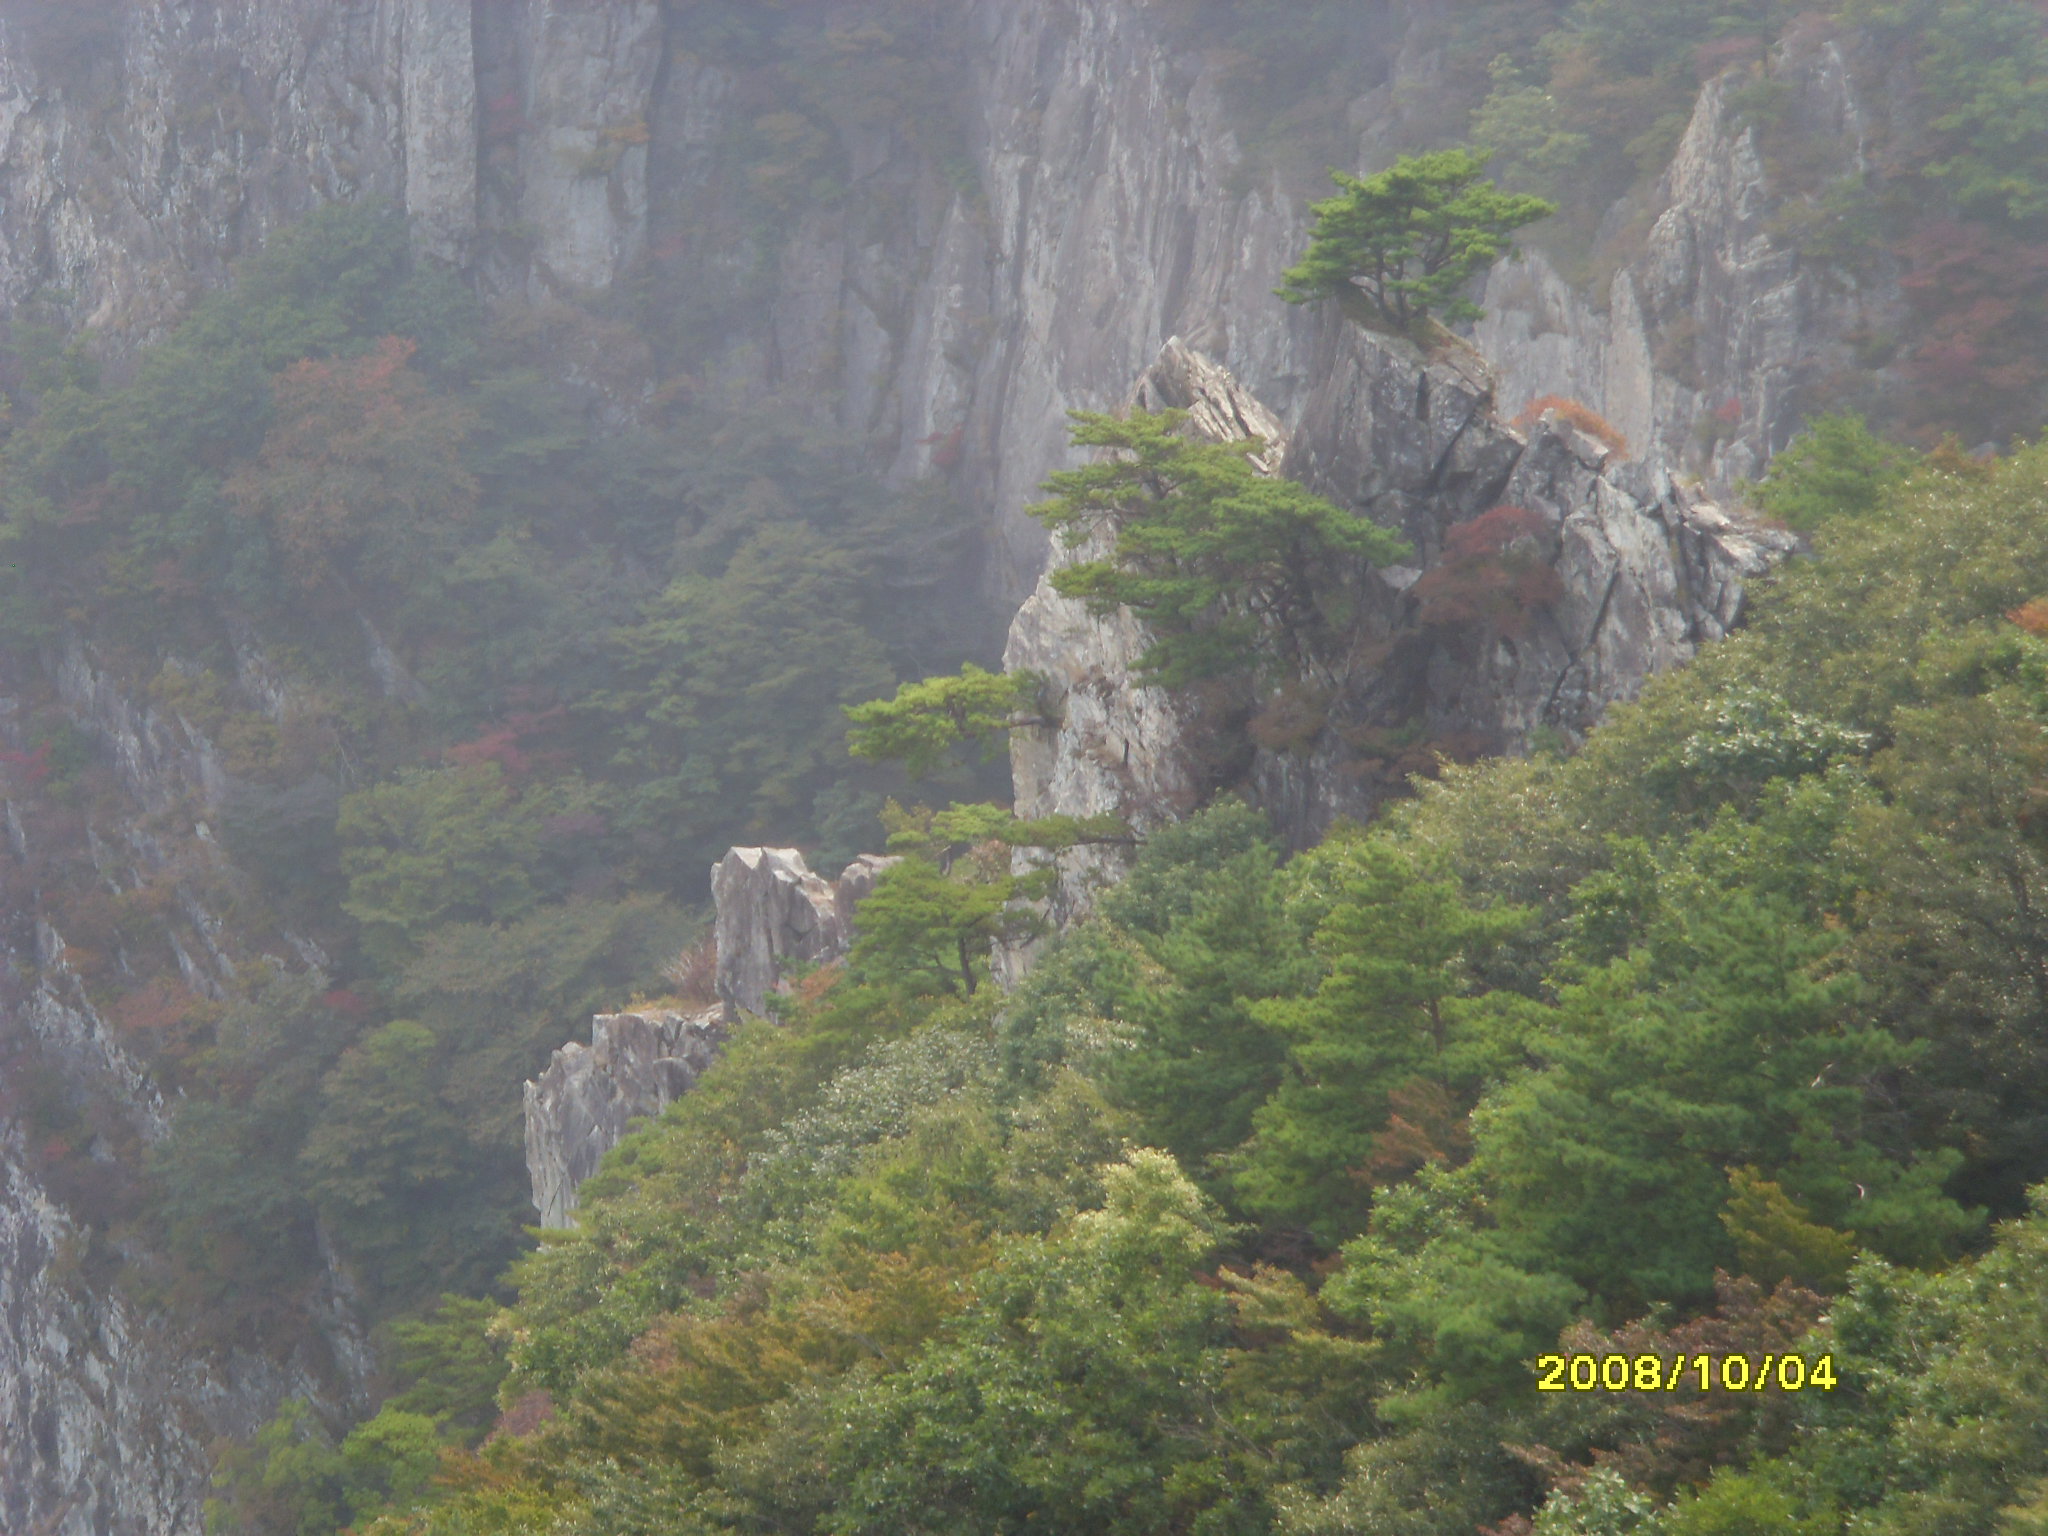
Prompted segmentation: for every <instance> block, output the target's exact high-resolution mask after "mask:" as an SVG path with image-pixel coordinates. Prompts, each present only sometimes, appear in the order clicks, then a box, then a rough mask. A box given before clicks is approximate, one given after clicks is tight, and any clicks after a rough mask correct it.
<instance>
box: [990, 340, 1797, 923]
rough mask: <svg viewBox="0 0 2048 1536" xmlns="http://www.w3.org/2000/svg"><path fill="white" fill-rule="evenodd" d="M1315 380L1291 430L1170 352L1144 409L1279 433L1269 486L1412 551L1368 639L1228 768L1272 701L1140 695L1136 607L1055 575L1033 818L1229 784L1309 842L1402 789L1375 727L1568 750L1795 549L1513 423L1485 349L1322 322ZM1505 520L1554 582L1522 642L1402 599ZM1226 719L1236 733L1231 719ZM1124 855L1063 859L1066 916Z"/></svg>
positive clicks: (1780, 537)
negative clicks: (1294, 492)
mask: <svg viewBox="0 0 2048 1536" xmlns="http://www.w3.org/2000/svg"><path fill="white" fill-rule="evenodd" d="M1317 374H1318V377H1319V378H1320V380H1321V383H1320V385H1319V386H1318V388H1317V389H1316V391H1315V392H1314V393H1313V394H1312V395H1311V396H1310V397H1309V399H1308V401H1307V402H1306V405H1305V408H1304V410H1303V411H1302V413H1301V421H1300V424H1299V426H1298V428H1297V429H1296V430H1295V431H1294V432H1292V433H1291V434H1290V433H1287V432H1285V431H1284V430H1283V429H1282V428H1280V426H1279V424H1278V419H1277V417H1275V415H1274V414H1273V413H1272V412H1270V411H1268V410H1266V409H1265V408H1264V407H1263V406H1262V405H1260V404H1259V403H1258V401H1257V400H1256V399H1255V398H1252V397H1251V396H1250V395H1248V394H1247V392H1246V391H1245V390H1244V389H1243V387H1242V386H1241V385H1239V384H1238V383H1237V382H1236V381H1235V380H1234V379H1233V378H1231V376H1230V375H1229V373H1228V372H1227V371H1226V370H1224V369H1223V368H1222V367H1221V366H1220V365H1218V364H1217V363H1215V362H1214V360H1213V359H1209V358H1205V357H1203V356H1201V355H1200V354H1199V353H1195V352H1193V351H1192V350H1191V349H1190V348H1188V347H1186V346H1185V345H1184V344H1183V343H1181V342H1179V341H1178V340H1176V341H1172V342H1169V343H1168V345H1167V346H1166V348H1165V349H1164V350H1163V351H1162V353H1161V356H1160V358H1159V360H1158V362H1157V363H1156V364H1155V365H1154V366H1153V367H1152V368H1151V369H1149V370H1148V371H1147V373H1146V374H1145V376H1144V377H1143V379H1142V380H1141V381H1140V383H1139V385H1138V389H1137V392H1136V398H1137V399H1138V401H1140V402H1141V403H1143V404H1145V405H1146V406H1147V407H1148V408H1152V409H1157V408H1159V407H1160V406H1163V405H1172V406H1180V407H1184V408H1187V409H1189V412H1190V414H1189V419H1188V426H1189V428H1190V429H1191V430H1198V431H1201V432H1203V433H1204V434H1206V435H1209V436H1212V437H1220V438H1236V437H1242V436H1247V435H1258V436H1263V437H1266V438H1267V439H1268V440H1269V441H1270V442H1272V443H1273V444H1274V445H1275V449H1274V451H1272V452H1269V453H1268V454H1267V455H1265V456H1264V457H1265V458H1266V463H1267V467H1268V469H1269V472H1271V469H1272V466H1273V463H1274V460H1275V459H1276V458H1277V459H1278V460H1279V461H1280V467H1281V469H1283V470H1284V472H1285V473H1287V474H1289V475H1290V476H1293V477H1294V478H1297V479H1300V480H1302V481H1304V482H1305V483H1307V484H1309V485H1311V486H1313V487H1314V488H1315V489H1317V490H1319V491H1320V492H1322V493H1323V494H1324V495H1326V496H1328V497H1330V498H1331V499H1332V500H1334V501H1336V502H1337V503H1338V504H1339V505H1341V506H1346V507H1349V508H1350V509H1352V510H1353V511H1355V512H1356V513H1357V514H1358V515H1359V516H1361V517H1367V518H1371V519H1372V520H1373V521H1375V522H1378V523H1380V524H1382V525H1383V526H1386V527H1390V528H1394V529H1398V530H1400V531H1401V532H1402V533H1404V534H1405V535H1406V536H1407V537H1408V539H1409V540H1410V541H1411V542H1412V544H1413V545H1414V547H1415V551H1416V555H1415V558H1416V561H1417V565H1416V567H1414V568H1410V569H1405V570H1390V571H1384V572H1378V573H1372V574H1371V575H1370V576H1368V575H1367V574H1366V573H1363V572H1359V573H1355V575H1356V577H1357V578H1358V579H1357V580H1356V581H1355V586H1356V593H1355V602H1356V604H1357V606H1358V608H1359V610H1360V611H1361V613H1362V614H1363V615H1364V616H1365V624H1364V626H1363V636H1364V639H1365V640H1366V641H1369V642H1371V643H1369V644H1366V643H1362V644H1360V645H1359V646H1358V647H1356V648H1354V651H1353V653H1352V654H1351V655H1349V656H1347V657H1340V658H1334V659H1332V661H1331V662H1330V664H1329V666H1328V667H1327V669H1326V675H1323V676H1319V677H1317V678H1313V679H1309V680H1307V689H1308V691H1311V692H1312V693H1313V702H1312V704H1311V705H1309V706H1305V707H1306V708H1312V709H1313V711H1314V715H1313V717H1312V718H1311V719H1310V720H1309V721H1308V722H1307V724H1306V725H1298V726H1297V727H1296V728H1295V731H1294V739H1293V740H1292V741H1290V742H1289V743H1288V744H1287V746H1286V747H1285V748H1281V747H1275V746H1270V745H1268V746H1260V747H1258V748H1257V749H1256V750H1255V751H1253V752H1252V753H1251V755H1250V757H1249V758H1248V759H1246V758H1245V757H1243V756H1242V754H1240V755H1239V756H1238V757H1236V758H1235V759H1232V760H1230V761H1228V762H1218V761H1216V760H1214V759H1213V756H1212V753H1213V740H1212V739H1213V738H1215V737H1217V736H1224V737H1233V736H1234V737H1235V738H1237V739H1242V737H1243V733H1244V726H1245V721H1244V716H1245V714H1247V713H1249V712H1250V711H1252V710H1255V709H1256V708H1257V707H1259V705H1260V704H1261V703H1262V702H1264V701H1262V700H1261V699H1258V698H1250V699H1238V700H1234V701H1224V702H1222V703H1220V704H1219V699H1218V697H1217V695H1216V694H1214V693H1213V692H1211V693H1209V694H1207V695H1205V696H1203V697H1201V698H1197V697H1196V696H1193V695H1187V694H1175V693H1171V692H1168V691H1165V690H1161V689H1158V688H1150V687H1141V686H1138V685H1137V684H1136V683H1134V681H1133V680H1132V668H1133V665H1134V663H1135V661H1136V659H1137V656H1138V655H1139V653H1140V652H1141V651H1142V650H1143V649H1144V647H1145V644H1146V636H1145V634H1144V631H1143V628H1142V626H1141V625H1140V624H1138V622H1137V621H1135V620H1134V619H1133V618H1132V617H1131V616H1130V615H1129V614H1128V613H1127V612H1119V613H1117V614H1114V615H1111V616H1109V617H1106V618H1096V617H1093V616H1091V615H1090V614H1089V613H1088V611H1087V608H1086V606H1085V605H1084V604H1082V603H1080V602H1078V601H1075V600H1072V599H1067V598H1063V597H1061V596H1059V595H1058V594H1057V593H1056V592H1055V591H1054V590H1053V588H1052V585H1051V582H1050V579H1049V578H1042V579H1041V580H1040V582H1039V585H1038V588H1037V590H1036V591H1035V592H1034V593H1033V594H1032V596H1031V597H1030V599H1028V600H1027V601H1026V602H1025V604H1024V605H1023V607H1022V608H1021V609H1020V610H1019V611H1018V614H1017V618H1016V620H1015V621H1014V622H1013V623H1012V625H1011V629H1010V638H1009V644H1008V647H1007V648H1006V650H1005V653H1004V664H1005V666H1006V667H1009V668H1030V669H1032V670H1035V671H1038V672H1041V673H1043V674H1045V675H1046V676H1047V678H1048V680H1049V681H1048V689H1047V697H1046V699H1045V701H1044V702H1045V703H1046V705H1047V707H1048V709H1047V712H1048V714H1049V716H1051V717H1052V718H1053V719H1054V720H1055V721H1056V722H1057V723H1056V724H1054V725H1051V726H1044V727H1032V728H1026V729H1021V730H1018V731H1016V732H1014V733H1013V734H1012V746H1011V765H1012V773H1013V775H1014V779H1015V784H1016V792H1017V810H1018V813H1019V814H1020V815H1024V816H1046V815H1053V814H1067V815H1099V814H1104V813H1108V814H1114V815H1120V816H1122V817H1124V818H1125V819H1127V820H1129V821H1131V822H1132V823H1133V824H1134V825H1135V826H1137V827H1139V828H1140V829H1143V828H1144V827H1146V826H1148V825H1156V824H1157V823H1158V822H1160V821H1162V820H1168V819H1172V818H1174V817H1177V816H1179V815H1182V814H1184V813H1185V812H1186V811H1187V810H1188V809H1189V808H1191V807H1192V806H1193V805H1194V804H1195V803H1197V801H1199V800H1200V799H1201V798H1202V797H1203V796H1204V795H1206V794H1207V793H1209V792H1211V791H1212V790H1214V789H1215V788H1216V787H1217V786H1218V784H1219V783H1220V782H1222V781H1223V780H1224V779H1225V778H1227V779H1229V780H1231V781H1233V782H1239V783H1242V784H1243V785H1245V786H1246V787H1247V788H1249V789H1250V790H1251V791H1252V792H1253V793H1254V794H1255V796H1256V797H1257V798H1258V799H1259V801H1260V802H1261V803H1262V804H1263V805H1264V806H1265V808H1266V809H1267V811H1268V812H1269V813H1270V814H1271V815H1272V816H1273V817H1274V819H1275V821H1276V823H1277V824H1278V826H1279V827H1280V828H1281V830H1282V831H1283V833H1284V834H1285V835H1286V836H1287V837H1288V838H1289V839H1290V840H1292V841H1294V842H1296V843H1306V842H1308V841H1310V840H1312V839H1313V838H1314V837H1316V836H1317V835H1319V834H1320V833H1321V831H1322V830H1323V829H1324V828H1326V827H1327V826H1328V825H1329V823H1330V822H1331V821H1332V820H1333V819H1335V818H1336V817H1338V816H1343V815H1350V816H1359V817H1363V816H1367V815H1370V814H1371V812H1372V811H1373V810H1374V808H1375V807H1376V805H1377V804H1378V803H1379V801H1380V800H1382V799H1384V798H1385V796H1386V795H1387V794H1389V793H1392V792H1396V791H1397V790H1398V787H1399V780H1398V778H1395V779H1392V780H1388V779H1386V778H1378V777H1375V775H1374V774H1373V772H1372V771H1371V769H1372V767H1373V765H1372V763H1371V762H1370V760H1369V754H1368V753H1367V752H1365V751H1364V750H1362V749H1361V747H1360V745H1359V743H1360V741H1361V738H1362V737H1364V736H1366V735H1367V734H1368V733H1370V732H1372V731H1374V730H1376V729H1377V730H1388V729H1393V728H1401V729H1405V730H1406V731H1407V732H1408V733H1410V734H1420V735H1421V736H1423V737H1424V738H1425V739H1439V740H1449V741H1457V742H1459V743H1461V744H1463V745H1465V746H1466V747H1467V748H1468V749H1470V748H1471V747H1474V746H1476V747H1481V748H1484V749H1486V750H1492V751H1509V752H1513V751H1521V750H1526V749H1527V747H1528V745H1529V744H1530V742H1531V740H1532V738H1533V737H1534V736H1535V735H1536V733H1537V732H1538V731H1539V730H1542V729H1546V728H1547V729H1549V730H1551V731H1553V732H1556V733H1557V734H1558V735H1559V736H1560V737H1561V738H1563V739H1568V740H1569V739H1576V738H1577V737H1578V736H1580V735H1582V734H1583V733H1584V732H1585V731H1586V730H1587V729H1589V728H1590V727H1591V726H1592V725H1593V724H1594V723H1595V722H1596V721H1597V720H1598V719H1599V717H1600V715H1601V713H1602V712H1603V711H1604V710H1605V709H1606V708H1607V707H1608V706H1609V705H1610V704H1612V703H1614V702H1616V701H1617V700H1622V699H1628V698H1632V697H1634V696H1635V694H1636V693H1637V692H1638V691H1639V690H1640V689H1641V687H1642V685H1643V683H1644V681H1645V680H1646V679H1648V678H1649V677H1650V676H1652V675H1653V674H1655V673H1657V672H1660V671H1664V670H1667V669H1669V668H1671V667H1674V666H1677V665H1679V664H1681V663H1682V662H1684V661H1685V660H1686V659H1688V658H1689V657H1690V656H1692V655H1693V653H1694V652H1695V651H1696V650H1697V648H1698V647H1699V646H1700V645H1701V644H1702V643H1703V642H1705V641H1708V640H1713V639H1718V638H1720V637H1721V636H1722V635H1725V634H1726V633H1727V632H1728V630H1729V628H1730V627H1731V626H1732V625H1733V624H1734V623H1735V622H1736V621H1737V619H1738V618H1739V617H1740V614H1741V607H1742V601H1743V587H1744V583H1745V582H1747V581H1750V580H1752V579H1754V578H1755V577H1756V576H1758V575H1760V574H1762V573H1763V572H1764V571H1765V570H1767V569H1768V568H1769V566H1770V565H1771V564H1772V563H1773V562H1774V561H1775V560H1777V559H1779V558H1781V557H1782V556H1783V555H1784V554H1785V553H1787V552H1788V551H1789V550H1790V549H1791V548H1792V547H1793V542H1794V541H1793V538H1792V536H1791V535H1789V534H1786V533H1784V532H1782V531H1777V530H1773V529H1770V528H1766V527H1763V526H1761V525H1759V524H1758V523H1756V522H1755V521H1754V520H1753V519H1752V518H1750V517H1748V516H1747V515H1745V514H1744V513H1742V512H1741V511H1740V510H1739V509H1732V508H1722V507H1720V506H1717V505H1715V504H1714V503H1712V502H1710V501H1708V500H1706V499H1705V498H1704V497H1703V496H1702V495H1701V494H1700V493H1699V492H1698V491H1696V490H1694V489H1692V488H1690V487H1689V486H1687V485H1686V484H1684V483H1682V482H1680V481H1677V480H1674V478H1673V477H1672V476H1671V475H1670V473H1669V472H1668V471H1666V470H1663V469H1662V468H1659V467H1656V466H1654V465H1643V464H1640V463H1637V462H1634V461H1629V460H1622V459H1620V458H1619V456H1618V455H1617V454H1616V453H1615V452H1614V450H1613V449H1612V448H1610V447H1609V446H1608V445H1607V444H1606V443H1604V442H1601V441H1599V440H1596V439H1595V438H1593V437H1590V436H1588V435H1587V434H1586V433H1585V432H1583V431H1580V430H1579V429H1577V428H1576V427H1574V426H1572V425H1570V424H1569V423H1566V422H1564V421H1561V420H1559V419H1558V418H1557V417H1556V416H1555V415H1554V414H1546V415H1545V416H1544V417H1543V418H1542V419H1540V420H1539V421H1537V422H1536V423H1535V424H1534V425H1533V426H1532V427H1531V428H1530V429H1529V430H1528V431H1527V432H1526V433H1525V432H1521V431H1518V430H1516V429H1514V428H1512V427H1510V426H1507V425H1505V424H1504V423H1502V422H1501V421H1500V420H1499V419H1498V417H1497V416H1496V415H1495V413H1494V386H1493V382H1492V378H1491V375H1490V373H1489V371H1488V369H1487V368H1486V366H1485V364H1484V362H1483V361H1482V360H1481V359H1479V358H1478V357H1477V356H1476V354H1471V353H1467V352H1463V351H1460V350H1458V349H1457V348H1455V347H1453V348H1449V349H1446V350H1445V351H1443V352H1441V353H1440V354H1439V355H1437V356H1434V357H1427V358H1426V357H1424V356H1423V355H1422V354H1420V353H1419V352H1418V351H1417V350H1416V349H1415V348H1414V347H1413V346H1411V345H1410V344H1408V343H1407V342H1404V341H1400V340H1396V339H1393V338H1389V337H1383V336H1378V335H1375V334H1373V333H1371V332H1367V331H1365V330H1362V329H1360V328H1359V327H1357V326H1355V325H1352V324H1351V323H1349V322H1348V321H1344V320H1342V319H1340V318H1338V317H1336V316H1332V317H1331V318H1330V320H1329V322H1328V324H1327V326H1326V329H1325V332H1324V335H1323V337H1322V339H1321V342H1320V345H1319V349H1318V354H1317ZM1503 505H1511V506H1514V507H1518V508H1521V509H1524V511H1525V512H1526V513H1528V514H1531V515H1530V516H1529V517H1527V518H1526V519H1524V521H1525V522H1526V524H1527V527H1526V528H1525V529H1523V530H1522V531H1521V532H1519V533H1518V534H1517V539H1518V541H1519V548H1518V553H1524V554H1526V555H1527V556H1528V557H1529V558H1532V559H1539V560H1540V561H1541V562H1542V563H1543V564H1545V565H1547V566H1548V568H1549V570H1550V571H1551V572H1553V573H1554V582H1552V583H1546V587H1547V588H1549V590H1550V597H1549V598H1548V600H1546V602H1545V603H1544V604H1543V605H1542V606H1541V608H1540V610H1538V611H1536V612H1532V613H1531V614H1529V615H1527V621H1526V623H1524V624H1519V625H1516V626H1514V627H1512V628H1496V629H1492V630H1489V629H1487V627H1486V626H1485V625H1483V624H1464V625H1459V626H1456V627H1446V628H1438V627H1436V626H1433V625H1431V624H1429V623H1427V622H1426V621H1420V620H1419V619H1418V615H1417V613H1416V611H1415V604H1414V601H1413V598H1412V597H1411V596H1410V589H1411V588H1412V587H1413V586H1414V585H1415V583H1416V582H1417V580H1418V579H1419V578H1420V576H1421V575H1422V573H1423V572H1424V571H1426V570H1429V569H1431V568H1434V567H1436V566H1438V565H1440V564H1441V563H1442V561H1443V558H1444V555H1445V550H1446V544H1447V539H1448V536H1449V535H1450V533H1451V532H1452V530H1454V529H1456V528H1457V527H1458V526H1459V525H1460V524H1463V523H1466V522H1469V521H1471V520H1472V519H1474V518H1477V517H1479V516H1481V515H1482V514H1485V513H1488V512H1490V511H1492V510H1493V509H1494V508H1496V507H1500V506H1503ZM1076 553H1077V554H1085V553H1086V551H1079V552H1076ZM1233 707H1234V708H1235V710H1236V714H1235V716H1234V718H1231V719H1228V720H1219V719H1218V718H1217V714H1218V711H1219V708H1220V709H1221V710H1222V711H1224V712H1225V713H1228V712H1230V711H1231V710H1232V709H1233ZM1205 716H1206V717H1207V718H1205ZM1119 857H1120V855H1117V854H1114V853H1104V852H1102V851H1099V850H1088V851H1082V852H1077V853H1074V854H1065V855H1062V856H1061V858H1060V861H1059V862H1060V869H1061V874H1062V880H1061V886H1060V895H1059V897H1058V898H1057V899H1056V902H1055V911H1054V916H1055V918H1056V919H1064V918H1067V917H1070V916H1071V915H1072V914H1074V913H1075V912H1078V911H1079V910H1081V909H1083V908H1084V907H1085V906H1086V904H1087V899H1088V898H1087V891H1088V887H1089V885H1090V883H1091V881H1093V880H1095V879H1099V878H1101V876H1102V875H1103V873H1104V872H1105V871H1106V870H1110V869H1113V868H1114V866H1115V864H1116V861H1117V860H1118V858H1119Z"/></svg>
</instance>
